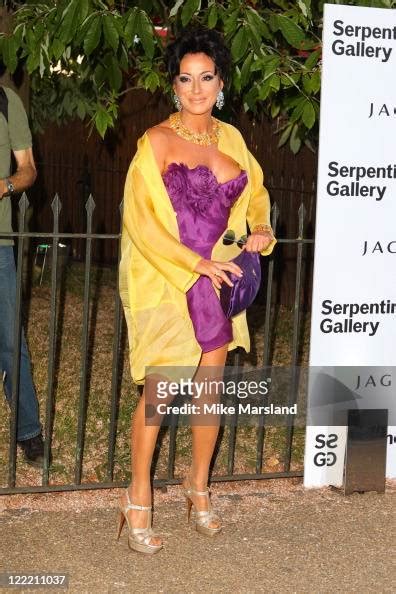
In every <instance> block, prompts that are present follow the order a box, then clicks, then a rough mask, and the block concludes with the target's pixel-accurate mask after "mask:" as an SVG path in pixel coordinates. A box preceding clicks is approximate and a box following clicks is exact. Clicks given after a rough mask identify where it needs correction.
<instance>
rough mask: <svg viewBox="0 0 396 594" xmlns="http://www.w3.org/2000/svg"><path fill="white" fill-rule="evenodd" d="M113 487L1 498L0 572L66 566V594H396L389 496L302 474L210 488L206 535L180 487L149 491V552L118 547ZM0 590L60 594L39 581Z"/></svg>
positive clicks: (123, 543) (390, 490) (392, 488)
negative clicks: (212, 530)
mask: <svg viewBox="0 0 396 594" xmlns="http://www.w3.org/2000/svg"><path fill="white" fill-rule="evenodd" d="M119 494H120V490H116V489H114V490H111V491H100V492H94V491H90V492H84V493H81V492H80V493H77V492H74V493H53V494H40V495H29V496H26V495H24V496H21V495H14V496H3V497H0V510H1V511H2V514H1V524H2V525H1V534H2V536H1V543H0V563H1V571H25V572H26V571H33V570H35V571H48V572H57V571H67V572H68V573H69V575H70V584H69V589H68V592H73V593H85V592H86V593H89V594H91V593H95V594H101V593H110V592H111V593H113V592H125V593H127V592H128V593H138V594H140V593H142V594H143V593H144V594H145V593H149V592H150V593H165V594H179V593H180V594H189V593H191V594H198V593H199V594H206V593H208V594H211V593H214V594H222V593H227V594H228V593H229V592H230V591H234V592H235V593H238V594H256V593H284V592H285V593H298V594H303V593H304V594H305V593H307V594H312V593H314V594H322V593H323V594H333V593H335V592H342V593H347V594H353V593H355V592H356V593H359V594H362V593H364V594H366V593H371V592H373V593H374V592H375V593H394V592H395V590H396V587H395V579H396V571H395V563H394V557H395V544H394V536H393V534H394V527H395V525H396V522H395V515H396V514H395V501H396V499H395V495H396V484H395V482H394V481H393V482H389V483H388V486H387V491H386V493H385V494H383V495H379V494H376V493H366V494H362V495H359V494H354V495H351V496H349V497H344V496H343V495H342V494H341V493H340V492H338V491H335V490H332V489H330V488H326V489H320V490H304V489H303V487H302V485H301V481H300V480H297V479H293V480H283V481H282V480H277V481H260V482H259V481H256V482H254V481H251V482H246V483H243V484H235V483H228V484H215V485H214V486H213V496H212V500H213V504H214V506H215V508H216V510H218V511H219V512H220V514H221V516H222V518H223V521H224V530H223V532H222V534H221V535H218V536H217V537H215V538H213V539H208V538H205V537H204V536H201V535H200V534H198V533H196V532H195V531H194V530H192V529H191V527H188V526H187V524H186V515H185V507H184V500H183V498H182V494H181V491H180V488H179V487H171V488H170V489H169V491H168V493H166V494H162V493H156V494H155V519H154V523H155V524H154V525H155V528H156V529H157V530H158V531H159V532H160V533H161V535H162V536H163V538H164V540H165V543H166V546H165V548H164V550H162V551H161V552H160V553H159V554H158V555H155V556H153V557H147V556H144V555H141V554H138V553H135V552H134V551H130V550H129V549H128V546H127V533H126V530H125V531H124V532H123V534H122V537H121V539H120V542H118V543H117V542H116V540H115V533H116V522H117V511H116V509H115V508H116V506H117V499H118V497H119ZM0 591H1V592H6V591H7V592H16V591H19V592H28V591H29V592H32V591H35V592H39V591H41V592H62V591H65V590H61V589H54V588H47V589H45V590H44V589H40V590H39V589H35V590H26V589H25V590H16V589H9V588H7V589H6V588H4V589H0Z"/></svg>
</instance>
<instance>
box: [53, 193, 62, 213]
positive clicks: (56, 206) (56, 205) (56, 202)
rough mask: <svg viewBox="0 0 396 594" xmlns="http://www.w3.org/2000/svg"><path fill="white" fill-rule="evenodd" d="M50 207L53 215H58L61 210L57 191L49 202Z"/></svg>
mask: <svg viewBox="0 0 396 594" xmlns="http://www.w3.org/2000/svg"><path fill="white" fill-rule="evenodd" d="M51 208H52V212H53V213H54V216H56V215H58V214H59V213H60V211H61V210H62V202H61V201H60V198H59V194H58V192H57V193H56V194H55V196H54V199H53V200H52V202H51Z"/></svg>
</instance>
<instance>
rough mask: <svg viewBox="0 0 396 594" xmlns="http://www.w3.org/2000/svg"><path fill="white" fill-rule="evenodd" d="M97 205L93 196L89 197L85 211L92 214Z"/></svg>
mask: <svg viewBox="0 0 396 594" xmlns="http://www.w3.org/2000/svg"><path fill="white" fill-rule="evenodd" d="M95 207H96V204H95V200H94V199H93V196H92V194H90V195H89V196H88V200H87V201H86V203H85V210H86V211H87V213H88V214H92V213H93V211H94V210H95Z"/></svg>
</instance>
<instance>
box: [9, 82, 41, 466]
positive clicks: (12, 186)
mask: <svg viewBox="0 0 396 594" xmlns="http://www.w3.org/2000/svg"><path fill="white" fill-rule="evenodd" d="M0 107H1V109H0V233H10V232H11V231H12V229H11V198H12V195H13V194H14V193H18V192H22V191H23V190H26V188H28V187H29V186H31V185H32V184H33V182H34V180H35V179H36V167H35V164H34V159H33V152H32V136H31V133H30V129H29V124H28V119H27V115H26V112H25V109H24V107H23V105H22V102H21V100H20V99H19V97H18V95H16V94H15V93H14V91H12V90H11V89H9V88H6V87H0ZM11 151H12V152H13V153H14V156H15V161H16V165H17V169H16V172H15V173H14V174H13V175H11V176H10V170H11ZM12 246H13V241H12V238H11V237H4V236H3V237H0V303H1V315H0V371H1V373H2V377H3V384H4V391H5V395H6V398H7V400H8V401H10V400H11V393H12V361H13V354H14V321H15V297H16V274H15V260H14V252H13V247H12ZM21 338H22V339H21V364H20V381H19V398H18V426H17V441H18V443H19V445H20V446H21V447H22V449H23V452H24V455H25V459H26V461H27V462H29V463H30V464H32V465H34V466H41V465H42V462H43V454H44V443H43V437H42V426H41V424H40V419H39V408H38V402H37V396H36V391H35V389H34V385H33V379H32V373H31V367H30V359H29V353H28V350H27V346H26V340H25V337H24V333H23V331H22V337H21Z"/></svg>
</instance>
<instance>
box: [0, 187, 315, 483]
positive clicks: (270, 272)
mask: <svg viewBox="0 0 396 594" xmlns="http://www.w3.org/2000/svg"><path fill="white" fill-rule="evenodd" d="M282 191H285V192H286V190H284V189H282ZM28 205H29V203H28V200H27V197H26V195H25V194H24V195H23V196H22V198H21V199H20V202H19V228H18V231H16V232H14V233H12V234H7V235H6V234H0V237H4V236H7V237H10V236H11V237H13V238H14V239H16V240H17V247H18V249H17V285H16V286H17V289H16V303H15V308H16V318H15V324H14V345H15V348H14V354H13V373H12V404H11V408H10V416H9V433H8V432H7V431H6V430H3V440H6V439H7V438H9V446H8V455H6V451H5V447H3V448H2V451H3V452H4V456H3V458H4V459H3V470H4V468H7V471H6V472H4V473H3V479H4V480H3V485H2V486H0V493H2V494H7V493H8V494H10V493H26V492H29V493H32V492H46V491H65V490H76V489H93V488H108V487H118V486H124V485H125V484H126V482H127V478H128V477H127V474H128V473H127V472H124V475H123V476H121V477H120V476H118V478H115V466H116V463H117V456H116V443H117V439H118V438H120V427H119V425H118V420H119V406H120V390H121V387H120V386H121V380H120V376H121V375H122V372H123V370H122V366H123V351H124V346H125V340H124V339H125V328H124V323H123V314H122V308H121V304H120V299H119V297H118V292H117V290H116V291H115V297H114V312H113V316H114V317H113V323H112V326H113V336H112V362H111V366H110V367H111V387H110V395H109V398H108V399H107V406H108V410H107V413H106V419H107V420H106V423H107V426H104V427H103V426H102V427H101V429H100V434H101V436H103V435H104V434H106V435H107V437H106V441H107V445H106V448H104V451H103V456H104V457H105V461H103V459H102V462H103V469H104V470H103V472H102V474H101V478H100V480H97V481H93V480H88V481H87V480H84V476H83V475H84V473H83V469H84V464H85V462H86V458H85V455H84V450H85V447H84V446H85V440H86V432H87V407H88V398H87V391H88V383H89V374H90V365H91V364H92V361H91V359H90V355H89V351H90V336H89V324H90V315H91V314H92V306H93V304H92V294H91V293H92V291H91V283H92V271H93V264H92V243H93V242H94V241H96V240H98V241H104V242H105V241H114V242H116V243H117V245H118V252H119V251H120V241H119V240H120V234H108V233H106V234H100V233H93V232H92V229H93V226H92V220H93V213H94V209H95V202H94V200H93V198H92V196H89V198H88V200H87V202H86V216H87V222H86V232H85V233H64V232H60V231H59V229H60V225H59V220H60V213H61V201H60V199H59V197H58V195H56V196H55V198H54V199H53V202H52V212H53V229H52V232H51V233H35V232H30V231H26V230H25V227H26V224H25V223H26V213H27V209H28ZM296 214H297V217H296V218H297V225H298V233H297V236H296V237H292V238H279V239H278V243H279V246H278V248H277V249H275V251H274V254H273V255H272V256H271V257H270V258H268V259H267V260H268V262H267V270H266V277H265V278H266V280H265V285H264V286H263V287H262V290H261V294H262V296H264V298H263V299H262V302H263V303H262V305H261V304H259V305H258V306H257V307H259V308H261V311H262V318H263V320H264V326H263V329H262V333H263V345H264V346H263V352H262V353H261V356H260V358H261V359H262V364H263V366H268V365H270V364H271V347H270V345H271V340H272V338H273V332H274V325H273V321H272V314H273V311H274V310H273V308H274V304H276V291H275V289H274V287H275V285H276V284H277V283H279V278H280V277H281V271H280V272H279V270H278V273H277V272H276V271H277V261H278V260H280V259H281V257H282V249H285V248H288V247H290V246H294V248H295V286H294V295H295V298H294V307H293V309H292V312H291V316H292V324H291V333H290V341H291V351H290V360H289V365H290V366H292V367H295V366H297V365H298V364H299V352H300V351H299V349H300V346H301V345H300V340H301V315H302V313H303V306H304V303H303V301H304V299H303V293H304V290H308V292H309V280H307V279H309V278H310V274H311V263H312V258H308V259H307V257H306V250H307V249H309V246H311V245H312V244H313V239H311V238H306V237H304V227H305V217H306V211H305V208H304V206H303V204H301V206H300V209H299V211H298V213H296ZM278 220H279V208H278V206H277V204H276V203H275V204H274V205H273V207H272V226H273V229H274V230H275V233H276V231H277V225H278ZM44 239H45V240H46V241H47V242H49V244H46V248H45V249H46V250H47V249H48V245H50V246H51V247H50V248H49V249H50V251H51V275H50V282H49V286H48V291H49V296H50V297H49V299H50V303H49V321H48V324H49V329H48V356H47V372H46V378H47V382H46V383H47V385H46V398H45V429H44V433H45V452H44V464H43V468H42V473H41V481H40V482H41V484H33V485H31V484H25V483H24V481H25V480H29V479H27V478H26V477H27V474H26V467H25V466H23V473H17V462H18V456H17V401H18V397H19V373H20V355H19V353H20V344H21V329H22V325H23V322H22V317H23V316H22V314H23V278H24V251H25V244H26V242H28V241H34V242H41V241H42V240H44ZM72 240H83V241H84V242H85V262H84V280H83V297H82V299H83V305H82V319H81V343H80V349H79V351H80V352H79V358H80V363H79V388H78V398H77V399H76V402H77V406H78V414H77V428H76V435H75V457H74V472H73V474H74V478H73V480H67V481H64V482H62V481H59V479H58V480H57V481H56V484H55V483H54V482H51V480H50V478H51V468H52V467H51V465H50V463H49V460H50V451H51V442H52V435H53V427H54V414H55V412H56V410H57V401H56V393H55V392H56V390H55V387H56V384H57V365H56V360H57V356H58V354H57V349H59V332H60V327H59V322H58V317H59V308H60V298H59V285H60V283H61V282H62V280H61V277H60V275H59V269H60V249H61V247H60V242H61V241H66V242H67V241H72ZM40 249H43V248H40ZM37 253H38V247H37V246H36V254H37ZM45 255H46V256H47V251H46V252H45ZM41 278H42V275H41ZM307 283H308V285H307ZM117 284H118V279H116V282H115V286H117ZM307 286H308V289H307ZM304 287H305V289H304ZM30 323H34V321H32V320H30ZM123 337H124V339H123ZM242 359H243V354H242V352H238V351H237V352H236V354H235V356H234V361H233V363H234V364H235V365H240V364H241V363H242ZM98 431H99V429H98ZM238 431H239V428H238V427H229V431H228V443H227V446H226V447H227V454H226V464H225V467H226V472H223V473H213V474H212V478H211V480H212V481H234V480H247V479H250V480H251V479H264V478H281V477H293V476H302V469H301V467H300V468H298V469H293V468H292V465H291V460H292V453H293V437H294V427H293V421H292V419H290V420H289V422H288V424H287V427H286V430H285V434H284V436H283V442H282V447H281V452H280V455H281V457H282V468H277V469H276V471H271V470H268V469H266V470H264V469H263V466H264V453H265V447H266V436H267V429H266V427H265V424H264V419H263V421H262V422H261V423H260V425H259V427H258V428H257V429H256V435H255V452H254V456H255V463H254V471H253V472H239V471H238V470H236V469H235V453H236V442H237V435H238ZM177 432H178V427H177V426H176V425H173V426H171V427H170V428H169V432H168V433H169V435H168V446H167V448H168V451H167V462H166V471H165V472H164V473H163V476H162V477H161V478H157V479H156V480H155V481H154V485H155V486H162V487H164V486H166V485H167V484H176V483H179V482H181V481H180V480H179V479H178V478H177V477H176V476H175V472H174V468H175V458H176V440H177ZM7 433H8V435H7ZM124 437H125V436H124ZM223 439H225V437H224V435H223ZM3 446H4V443H3ZM0 448H1V444H0ZM7 458H8V459H7ZM54 462H56V460H55V459H54V457H53V460H52V463H54ZM126 467H127V466H124V468H126ZM38 472H39V471H38ZM121 474H122V473H121ZM21 476H22V478H21ZM29 476H30V475H29ZM37 480H38V479H37V476H36V477H35V479H34V482H36V483H37Z"/></svg>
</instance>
